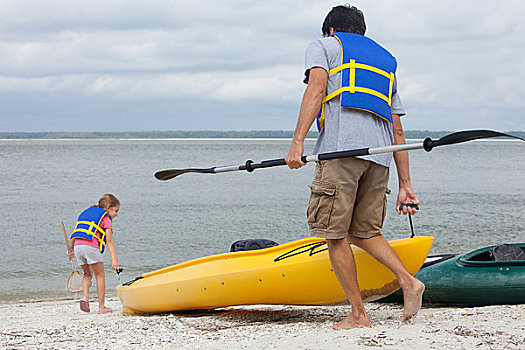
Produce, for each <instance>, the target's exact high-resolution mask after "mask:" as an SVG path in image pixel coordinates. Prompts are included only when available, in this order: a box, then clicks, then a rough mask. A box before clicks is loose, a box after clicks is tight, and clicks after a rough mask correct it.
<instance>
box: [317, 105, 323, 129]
mask: <svg viewBox="0 0 525 350" xmlns="http://www.w3.org/2000/svg"><path fill="white" fill-rule="evenodd" d="M317 121H318V122H319V131H321V130H323V128H324V103H323V104H322V105H321V116H320V117H319V119H318V120H317Z"/></svg>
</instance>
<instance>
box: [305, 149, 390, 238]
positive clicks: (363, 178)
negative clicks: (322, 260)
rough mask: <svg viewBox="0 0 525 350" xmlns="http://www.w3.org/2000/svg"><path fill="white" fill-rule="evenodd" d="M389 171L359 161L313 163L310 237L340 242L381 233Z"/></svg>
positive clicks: (309, 218)
mask: <svg viewBox="0 0 525 350" xmlns="http://www.w3.org/2000/svg"><path fill="white" fill-rule="evenodd" d="M388 179H389V168H387V167H384V166H381V165H379V164H376V163H374V162H370V161H367V160H363V159H359V158H341V159H331V160H323V161H320V162H318V163H317V167H316V169H315V176H314V180H313V181H312V185H311V186H310V189H311V194H310V201H309V203H308V211H307V216H308V226H309V228H310V230H309V231H310V235H311V236H316V237H321V238H326V239H340V238H344V237H346V236H347V235H350V236H354V237H358V238H371V237H374V236H378V235H380V234H381V228H382V227H383V222H384V220H385V214H386V194H387V192H390V191H389V190H388V188H387V185H388Z"/></svg>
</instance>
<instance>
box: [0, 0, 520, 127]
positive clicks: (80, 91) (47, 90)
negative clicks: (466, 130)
mask: <svg viewBox="0 0 525 350" xmlns="http://www.w3.org/2000/svg"><path fill="white" fill-rule="evenodd" d="M338 4H339V3H338V2H334V1H313V0H307V1H301V2H292V1H274V0H272V1H264V2H255V3H247V2H245V1H241V0H230V1H221V2H216V1H211V0H198V1H168V0H152V1H137V0H131V1H129V0H128V1H111V2H108V1H101V0H96V1H89V2H82V1H70V0H69V1H67V0H63V1H59V0H49V1H46V2H42V1H36V0H35V1H3V2H1V3H0V11H1V12H2V13H3V14H4V16H3V17H4V19H5V20H3V21H2V22H1V23H0V93H1V94H3V95H4V96H10V98H9V99H7V98H4V99H2V111H1V112H0V129H2V130H6V131H9V130H11V131H17V130H25V129H27V127H28V125H31V127H33V128H36V129H38V128H41V129H47V128H49V125H59V126H61V127H62V128H64V130H65V129H67V130H75V129H76V128H78V127H79V125H82V128H84V129H85V128H88V126H86V125H85V124H83V123H76V122H75V120H74V118H75V117H74V116H73V117H70V118H69V119H61V122H60V123H58V122H51V121H52V120H53V118H59V117H57V116H60V115H63V114H64V113H65V112H64V111H65V110H67V111H68V113H70V115H79V116H83V117H85V116H88V115H89V114H90V113H92V114H95V113H96V114H97V115H105V116H110V117H106V120H107V125H108V127H111V128H121V127H122V125H123V123H122V122H121V120H119V121H116V120H115V122H112V121H111V118H117V117H116V116H117V115H127V116H128V121H127V125H129V127H133V128H135V129H138V130H151V129H152V128H153V127H154V128H155V129H173V128H177V127H181V126H184V129H190V128H195V129H200V130H202V129H206V128H209V129H220V128H223V127H225V125H228V126H233V127H235V128H240V126H241V125H242V128H245V129H252V128H253V129H283V128H286V129H292V128H293V127H294V126H295V119H296V116H297V109H298V106H299V103H300V99H301V96H302V92H303V91H304V85H303V84H302V83H301V80H302V74H303V61H304V50H305V48H306V46H307V44H308V42H310V41H312V40H315V39H317V38H319V37H320V27H321V23H322V21H323V19H324V16H325V15H326V13H327V11H328V10H329V9H330V8H331V7H332V6H335V5H338ZM355 4H356V6H358V7H359V8H361V9H362V10H363V11H364V13H365V17H366V20H367V24H368V35H370V36H371V37H373V38H374V39H376V40H378V41H379V42H381V43H383V44H384V45H385V46H387V47H388V48H389V50H390V51H392V52H393V53H394V55H395V56H396V57H397V58H398V61H399V71H398V78H399V90H400V94H401V97H402V100H403V101H404V103H405V107H406V109H407V117H406V118H404V124H405V128H417V129H441V130H442V129H459V128H462V127H469V126H470V127H471V128H473V127H478V126H480V125H479V124H484V126H486V127H492V128H496V129H501V128H500V127H499V126H502V125H505V127H506V128H510V129H523V127H522V125H523V123H522V118H521V117H520V115H522V114H523V112H525V107H524V106H523V102H522V101H523V100H524V97H525V96H524V95H523V92H522V91H523V89H522V81H524V80H525V69H524V68H525V63H524V62H525V61H524V60H523V59H522V57H523V56H524V55H525V45H523V44H524V43H525V38H524V35H525V34H524V30H523V29H524V25H523V24H522V21H521V18H520V16H521V14H522V13H524V12H525V3H523V2H521V1H514V0H510V1H505V2H501V3H498V4H497V6H496V5H494V4H492V3H491V2H488V1H473V0H465V1H462V2H460V3H457V2H456V1H451V0H447V1H440V2H436V1H429V0H425V1H418V2H414V1H408V0H400V1H395V2H394V1H390V0H380V1H374V2H370V1H355ZM15 101H24V103H25V105H26V106H31V105H32V104H35V105H36V104H37V103H38V104H40V105H41V104H42V101H44V102H45V101H53V102H52V103H49V104H48V105H47V106H46V108H36V106H35V108H32V109H31V108H17V106H16V105H13V103H15ZM71 101H75V104H74V105H68V104H71ZM196 105H198V106H199V108H196V107H195V106H196ZM95 107H96V108H95ZM29 109H31V112H28V110H29ZM173 109H175V110H177V111H179V112H180V113H177V114H176V116H173V113H172V110H173ZM151 111H155V113H157V114H158V115H152V113H151ZM197 112H198V113H197ZM166 115H171V116H172V117H171V119H166ZM209 115H215V119H213V118H210V117H209ZM276 115H278V116H279V117H278V118H277V119H274V117H273V116H276ZM247 116H248V117H247ZM265 116H266V117H265ZM269 116H272V117H269ZM37 117H38V118H37ZM31 118H36V119H35V120H36V121H35V123H27V120H28V119H31ZM130 118H136V120H135V119H134V120H131V119H130ZM117 119H118V118H117ZM146 119H147V120H148V121H149V122H148V123H145V122H144V120H146ZM17 120H19V121H20V122H17ZM42 120H47V121H46V122H45V123H43V122H42ZM171 120H175V121H174V122H172V121H171ZM163 123H165V124H163ZM251 125H252V126H251ZM96 127H97V125H94V126H93V128H96ZM82 130H83V129H82Z"/></svg>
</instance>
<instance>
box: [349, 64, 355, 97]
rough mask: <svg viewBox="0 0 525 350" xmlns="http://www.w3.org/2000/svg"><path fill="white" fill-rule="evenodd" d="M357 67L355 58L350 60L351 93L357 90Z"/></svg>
mask: <svg viewBox="0 0 525 350" xmlns="http://www.w3.org/2000/svg"><path fill="white" fill-rule="evenodd" d="M355 68H356V64H355V60H350V82H349V85H348V87H349V88H350V90H349V91H350V92H351V93H354V92H355V91H356V90H355V88H356V87H355Z"/></svg>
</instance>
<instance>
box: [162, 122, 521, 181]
mask: <svg viewBox="0 0 525 350" xmlns="http://www.w3.org/2000/svg"><path fill="white" fill-rule="evenodd" d="M488 137H511V138H514V139H518V140H522V141H525V140H524V139H522V138H520V137H516V136H512V135H508V134H504V133H501V132H498V131H492V130H466V131H459V132H455V133H452V134H449V135H446V136H444V137H442V138H440V139H438V140H432V139H431V138H430V137H427V138H426V139H425V140H424V141H423V142H422V143H412V144H402V145H392V146H386V147H376V148H360V149H354V150H348V151H337V152H329V153H321V154H314V155H309V156H302V157H301V160H302V161H303V163H308V162H314V161H320V160H328V159H336V158H347V157H358V156H366V155H371V154H380V153H388V152H399V151H410V150H415V149H421V148H423V149H425V151H427V152H430V151H431V150H432V149H433V148H434V147H437V146H444V145H452V144H456V143H461V142H467V141H472V140H477V139H482V138H488ZM281 165H286V161H285V159H284V158H279V159H270V160H264V161H262V162H260V163H254V162H253V161H252V160H247V161H246V163H245V164H242V165H230V166H222V167H212V168H205V169H197V168H190V169H170V170H161V171H158V172H156V173H155V177H156V178H157V179H158V180H162V181H166V180H170V179H173V178H174V177H177V176H179V175H182V174H185V173H201V174H217V173H225V172H230V171H238V170H246V171H248V172H252V171H254V170H255V169H261V168H270V167H274V166H281Z"/></svg>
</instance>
